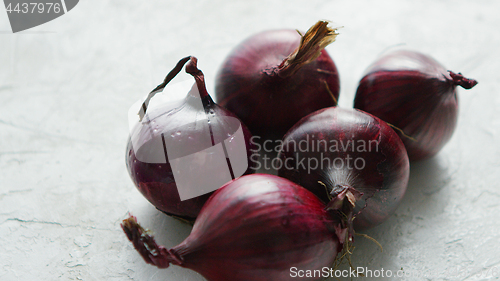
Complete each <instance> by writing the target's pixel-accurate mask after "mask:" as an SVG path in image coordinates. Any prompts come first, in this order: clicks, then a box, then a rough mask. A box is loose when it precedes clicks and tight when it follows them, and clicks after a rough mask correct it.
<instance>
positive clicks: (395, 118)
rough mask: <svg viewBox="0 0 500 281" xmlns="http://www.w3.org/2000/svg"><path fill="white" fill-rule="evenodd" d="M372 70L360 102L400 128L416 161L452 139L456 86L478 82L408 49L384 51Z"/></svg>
mask: <svg viewBox="0 0 500 281" xmlns="http://www.w3.org/2000/svg"><path fill="white" fill-rule="evenodd" d="M366 73H367V74H366V75H365V76H364V77H363V78H362V79H361V81H360V82H359V86H358V89H357V92H356V97H355V99H354V107H355V108H358V109H361V110H363V111H366V112H369V113H371V114H373V115H375V116H377V117H379V118H380V119H382V120H384V121H386V122H388V123H390V124H392V125H393V126H395V127H396V128H397V129H399V130H400V135H401V138H402V139H403V142H404V144H405V146H406V149H407V151H408V156H409V157H410V160H411V161H417V160H422V159H426V158H430V157H432V156H434V155H435V154H437V153H438V152H439V151H440V150H441V148H442V147H443V146H444V145H445V144H446V143H447V142H448V141H449V140H450V138H451V136H452V134H453V131H454V130H455V126H456V123H457V115H458V98H457V89H456V88H457V86H461V87H463V88H465V89H470V88H472V87H474V86H475V85H476V84H477V81H475V80H472V79H467V78H465V77H463V76H462V75H461V74H460V73H458V74H455V73H454V72H451V71H447V70H446V69H445V68H444V67H443V66H442V65H441V64H439V63H438V62H437V61H436V60H434V59H433V58H431V57H429V56H427V55H424V54H421V53H418V52H414V51H408V50H399V51H395V52H392V53H389V54H387V55H385V56H383V57H381V58H380V59H378V60H377V61H376V62H375V63H373V64H372V65H371V66H370V67H369V68H368V69H367V71H366Z"/></svg>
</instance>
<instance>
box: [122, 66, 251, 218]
mask: <svg viewBox="0 0 500 281" xmlns="http://www.w3.org/2000/svg"><path fill="white" fill-rule="evenodd" d="M186 59H187V58H186ZM184 60H185V59H184ZM196 61H197V60H196V58H194V57H191V61H190V63H189V64H188V65H187V66H186V69H188V67H190V69H191V72H196V73H195V74H192V75H193V76H194V77H195V80H196V83H197V86H198V89H199V92H200V97H201V101H202V103H203V109H204V110H205V112H203V111H201V112H200V110H199V108H198V107H196V106H194V107H193V106H192V105H193V103H194V102H193V101H194V100H195V99H198V97H193V96H191V95H189V94H188V95H187V97H186V99H185V100H184V104H183V105H182V106H179V109H178V110H177V109H176V110H175V112H172V111H168V112H165V110H163V109H162V108H160V109H157V110H156V111H152V112H151V110H149V111H148V117H149V120H143V121H142V122H143V123H144V122H149V123H150V126H136V127H135V128H134V129H133V131H132V132H131V135H132V136H134V137H136V138H138V139H139V140H140V141H139V143H141V144H142V145H141V147H140V148H139V149H142V152H143V153H144V154H143V155H154V154H161V155H164V153H165V151H164V150H163V149H161V148H160V147H158V143H161V137H162V136H161V134H162V133H163V132H175V134H173V133H172V134H170V133H165V134H164V137H165V138H172V140H173V141H176V142H177V143H182V146H183V150H185V151H184V152H186V153H187V152H189V153H196V152H198V151H195V150H193V149H199V148H200V147H202V146H203V140H204V139H206V137H205V138H204V137H202V136H203V134H206V133H207V132H206V131H204V130H203V127H202V126H198V125H192V124H195V123H193V121H194V120H197V119H199V116H203V115H205V114H206V116H207V117H208V118H209V119H210V120H211V123H210V126H211V132H210V133H211V137H212V138H213V140H215V144H218V143H220V142H221V141H223V140H225V139H226V138H227V137H228V136H229V135H228V130H230V129H229V128H232V127H234V124H232V123H231V122H230V121H229V119H231V118H229V117H232V118H235V119H237V117H236V115H234V114H233V113H231V112H229V111H228V110H226V109H224V108H222V107H221V106H218V105H217V104H215V103H214V101H213V100H212V98H211V97H210V95H209V94H208V93H207V91H206V88H205V82H204V76H203V73H202V72H201V71H200V70H198V69H197V68H196ZM178 66H179V65H178ZM180 67H181V68H182V65H180ZM190 74H191V73H190ZM169 75H170V74H169ZM163 87H164V85H163ZM200 122H202V121H200ZM186 124H190V125H189V126H187V125H186ZM241 128H242V132H243V136H244V140H245V144H246V153H247V157H248V168H247V170H246V172H245V173H244V174H250V173H254V172H255V170H254V169H253V166H254V165H255V164H254V162H253V161H251V160H250V157H251V154H252V150H253V143H252V142H251V141H250V139H251V138H252V135H251V133H250V131H249V130H248V128H247V127H246V126H245V125H244V124H243V123H241ZM151 129H154V130H153V131H152V130H151ZM158 140H160V142H158ZM159 148H160V149H159ZM188 148H193V149H191V150H193V151H188V150H189V149H188ZM165 158H167V157H165ZM198 160H199V159H198ZM211 164H212V163H210V162H209V161H208V160H207V163H206V164H203V165H204V166H207V167H208V165H211ZM126 165H127V170H128V172H129V174H130V177H131V178H132V181H133V182H134V184H135V186H136V187H137V188H138V189H139V191H140V192H141V193H142V194H143V195H144V197H146V199H147V200H148V201H149V202H151V204H153V205H154V206H155V207H156V208H158V209H159V210H160V211H163V212H164V213H166V214H168V215H173V216H176V217H179V218H182V219H186V220H188V221H192V220H194V219H195V218H196V216H197V215H198V213H199V212H200V210H201V208H202V206H203V204H204V203H205V202H206V201H207V200H208V198H209V197H210V195H211V194H212V193H213V192H212V193H207V194H204V195H201V196H198V197H195V198H191V199H187V200H184V201H181V199H180V196H179V192H178V189H177V185H176V184H175V180H174V176H173V172H172V168H171V166H170V163H169V159H168V158H167V159H166V163H145V162H142V161H140V160H139V159H137V156H136V154H135V152H134V149H133V147H132V142H131V139H130V137H129V140H128V144H127V148H126ZM194 176H196V175H194ZM214 176H215V177H216V176H217V175H214Z"/></svg>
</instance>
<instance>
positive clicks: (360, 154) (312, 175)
mask: <svg viewBox="0 0 500 281" xmlns="http://www.w3.org/2000/svg"><path fill="white" fill-rule="evenodd" d="M279 159H280V161H281V163H283V165H282V167H281V168H280V169H279V171H278V175H279V176H282V177H284V178H287V179H289V180H291V181H293V182H295V183H297V184H299V185H301V186H303V187H304V188H306V189H308V190H310V191H311V192H313V193H314V194H315V195H316V196H318V197H319V198H320V199H321V200H322V201H323V202H325V203H326V204H327V208H328V209H331V210H337V211H338V212H340V213H341V214H342V215H343V216H344V218H345V221H344V222H345V225H346V227H348V228H349V230H350V234H349V237H350V238H352V235H353V227H354V228H355V229H356V230H363V229H368V228H371V227H374V226H376V225H378V224H380V223H382V222H383V221H385V220H386V219H387V218H388V217H389V216H391V215H392V214H393V213H394V211H395V210H396V208H397V207H398V205H399V203H400V201H401V199H402V198H403V196H404V194H405V191H406V187H407V183H408V179H409V161H408V156H407V153H406V150H405V147H404V145H403V143H402V141H401V139H400V138H399V136H398V135H397V134H396V132H395V131H394V130H393V129H392V128H391V127H390V126H389V125H388V124H386V123H385V122H384V121H382V120H380V119H379V118H377V117H375V116H372V115H370V114H367V113H365V112H362V111H360V110H356V109H344V108H338V107H331V108H325V109H321V110H318V111H316V112H314V113H312V114H310V115H308V116H306V117H304V118H302V119H301V120H300V121H299V122H298V123H297V124H296V125H295V126H294V127H293V128H291V129H290V131H288V133H287V134H286V135H285V137H284V140H283V144H282V148H281V151H280V154H279Z"/></svg>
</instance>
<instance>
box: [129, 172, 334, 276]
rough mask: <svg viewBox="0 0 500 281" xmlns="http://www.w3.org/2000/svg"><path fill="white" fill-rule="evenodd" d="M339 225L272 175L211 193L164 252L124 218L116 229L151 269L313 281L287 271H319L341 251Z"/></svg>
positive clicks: (245, 179) (295, 187)
mask: <svg viewBox="0 0 500 281" xmlns="http://www.w3.org/2000/svg"><path fill="white" fill-rule="evenodd" d="M338 223H339V220H338V219H336V217H335V216H333V215H332V213H329V212H328V211H326V210H325V205H324V204H323V203H322V202H321V201H319V200H318V198H317V197H316V196H314V194H312V193H311V192H309V191H307V190H306V189H304V188H302V187H301V186H299V185H297V184H295V183H293V182H291V181H289V180H286V179H283V178H280V177H277V176H273V175H265V174H253V175H247V176H243V177H240V178H238V179H236V180H233V181H231V182H229V183H227V184H226V185H224V186H223V187H221V188H220V189H218V190H217V191H216V192H215V193H214V194H213V195H212V196H211V197H210V199H209V200H208V201H207V203H206V204H205V206H204V207H203V209H202V210H201V212H200V215H199V216H198V218H197V219H196V221H195V223H194V226H193V229H192V232H191V234H190V235H189V236H188V237H187V238H186V239H185V240H184V241H183V242H182V243H180V244H179V245H177V246H175V247H173V248H172V249H166V248H164V247H162V246H158V245H157V244H156V243H155V242H154V238H153V237H152V236H150V235H148V234H147V233H146V234H145V233H144V230H143V229H142V227H140V226H139V225H138V224H137V221H136V220H135V218H133V217H131V218H129V219H126V220H124V221H123V224H122V228H123V230H124V231H125V233H126V234H127V236H128V238H129V240H131V241H132V242H133V244H134V246H135V247H136V249H137V250H138V251H139V253H140V254H141V255H142V256H143V258H144V260H145V261H146V262H147V263H149V264H153V265H155V266H157V267H159V268H167V267H168V266H169V265H170V264H174V265H178V266H182V267H186V268H189V269H192V270H194V271H197V272H198V273H200V274H201V275H203V276H204V277H205V278H207V279H208V280H211V281H226V280H228V281H229V280H231V281H240V280H248V281H250V280H251V281H263V280H273V281H275V280H295V279H299V280H321V278H318V277H317V276H316V278H292V277H291V275H290V268H291V267H297V268H298V269H303V270H315V269H317V270H321V269H322V268H323V267H330V266H332V264H333V262H334V261H335V259H336V256H337V254H338V253H339V252H340V251H341V250H342V247H343V246H342V245H343V244H342V243H341V242H339V241H341V240H339V239H338V237H337V234H336V233H337V232H336V228H338Z"/></svg>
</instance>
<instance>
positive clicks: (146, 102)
mask: <svg viewBox="0 0 500 281" xmlns="http://www.w3.org/2000/svg"><path fill="white" fill-rule="evenodd" d="M191 58H192V57H185V58H183V59H181V60H180V61H179V62H177V65H175V67H174V68H173V69H172V70H171V71H170V72H169V73H168V74H167V76H166V77H165V79H164V80H163V82H162V83H161V84H160V85H158V86H156V88H154V89H153V90H152V91H151V92H149V95H148V97H147V98H146V99H145V100H144V102H143V103H142V106H141V109H140V110H139V112H138V114H139V121H142V118H144V115H146V111H147V109H148V106H149V102H150V101H151V99H152V98H153V97H154V96H155V95H156V93H158V92H161V91H163V89H165V87H166V86H167V84H168V83H170V81H172V79H174V77H175V76H177V74H179V72H180V71H181V70H182V67H183V66H184V65H185V64H186V62H187V61H188V60H190V59H191Z"/></svg>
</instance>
